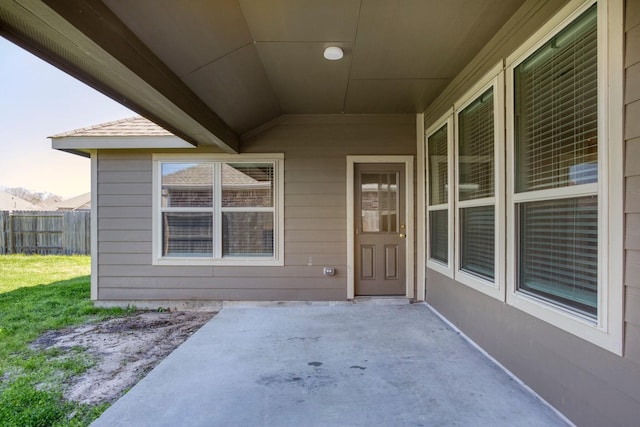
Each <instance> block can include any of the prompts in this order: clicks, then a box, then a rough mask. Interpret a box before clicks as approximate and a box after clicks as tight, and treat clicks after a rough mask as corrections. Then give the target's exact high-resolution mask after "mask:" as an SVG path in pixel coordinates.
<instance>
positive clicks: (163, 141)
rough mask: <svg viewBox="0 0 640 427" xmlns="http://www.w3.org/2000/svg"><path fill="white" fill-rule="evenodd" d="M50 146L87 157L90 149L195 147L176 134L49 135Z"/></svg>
mask: <svg viewBox="0 0 640 427" xmlns="http://www.w3.org/2000/svg"><path fill="white" fill-rule="evenodd" d="M51 147H52V148H54V149H56V150H61V151H67V152H70V153H73V154H78V155H81V156H84V157H87V156H88V155H89V153H90V152H91V151H92V150H135V149H160V150H162V149H173V148H182V149H184V148H195V147H194V146H193V144H189V143H188V142H186V141H185V140H183V139H181V138H178V137H177V136H126V137H125V136H68V137H51Z"/></svg>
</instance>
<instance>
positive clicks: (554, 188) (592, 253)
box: [513, 5, 598, 318]
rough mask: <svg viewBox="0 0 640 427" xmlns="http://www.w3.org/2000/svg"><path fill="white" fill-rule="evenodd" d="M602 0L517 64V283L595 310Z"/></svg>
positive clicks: (523, 289) (586, 310)
mask: <svg viewBox="0 0 640 427" xmlns="http://www.w3.org/2000/svg"><path fill="white" fill-rule="evenodd" d="M597 42H598V37H597V6H596V5H593V6H592V7H591V8H590V9H589V10H587V11H586V12H584V13H582V14H581V15H580V16H579V17H578V18H577V19H576V20H574V21H573V22H572V23H571V24H570V25H568V26H567V27H565V28H564V29H563V30H562V31H560V32H559V33H557V34H556V35H555V36H553V37H552V38H551V39H550V40H548V41H547V42H546V43H545V44H544V45H542V46H541V47H540V48H538V49H537V50H536V51H535V52H533V53H532V54H531V55H529V56H528V57H527V58H526V59H525V60H524V61H522V62H521V63H520V64H518V65H517V66H516V67H514V70H513V77H514V119H515V127H514V131H515V132H514V136H515V141H514V142H515V145H514V149H515V152H514V156H515V159H514V160H515V161H514V163H515V169H514V180H515V189H514V190H515V195H514V201H515V202H516V203H515V207H514V209H515V215H516V226H517V229H518V231H517V233H518V244H517V253H518V258H517V263H518V264H517V265H518V277H517V289H518V290H519V291H521V292H526V293H528V294H531V295H535V296H537V297H539V298H541V299H544V300H545V301H549V302H551V303H554V304H558V305H560V306H562V307H565V308H567V309H569V310H573V311H576V312H579V313H582V314H585V315H587V316H589V317H592V318H595V317H596V316H597V310H598V286H597V285H598V187H597V182H598V55H597V53H598V43H597Z"/></svg>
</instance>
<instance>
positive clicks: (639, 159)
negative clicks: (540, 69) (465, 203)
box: [625, 1, 640, 405]
mask: <svg viewBox="0 0 640 427" xmlns="http://www.w3.org/2000/svg"><path fill="white" fill-rule="evenodd" d="M626 9H627V10H626V15H625V34H626V52H625V53H626V55H625V74H626V81H625V141H626V158H625V160H626V161H625V163H626V164H625V181H626V182H625V186H626V188H625V196H626V198H625V213H626V238H625V249H626V259H625V261H626V264H625V266H626V268H625V285H626V289H625V290H626V295H625V322H626V324H625V344H626V346H625V356H626V358H627V359H629V360H631V361H633V362H635V363H636V365H635V366H636V369H638V370H640V2H639V1H627V2H626ZM636 380H637V381H638V382H639V383H640V375H638V376H637V377H636ZM639 388H640V386H639ZM638 395H640V391H639V392H638ZM636 396H637V395H636ZM639 400H640V399H639ZM639 405H640V403H639Z"/></svg>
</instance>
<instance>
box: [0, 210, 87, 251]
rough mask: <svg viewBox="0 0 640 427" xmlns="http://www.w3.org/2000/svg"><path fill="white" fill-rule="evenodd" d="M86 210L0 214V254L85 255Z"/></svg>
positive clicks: (5, 212) (6, 212)
mask: <svg viewBox="0 0 640 427" xmlns="http://www.w3.org/2000/svg"><path fill="white" fill-rule="evenodd" d="M90 237H91V213H90V212H87V211H0V254H12V253H24V254H39V255H89V254H90V253H91V241H90Z"/></svg>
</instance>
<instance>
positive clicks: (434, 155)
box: [427, 124, 449, 205]
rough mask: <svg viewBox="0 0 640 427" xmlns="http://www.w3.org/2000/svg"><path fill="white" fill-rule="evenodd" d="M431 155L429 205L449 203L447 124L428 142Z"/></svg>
mask: <svg viewBox="0 0 640 427" xmlns="http://www.w3.org/2000/svg"><path fill="white" fill-rule="evenodd" d="M427 141H428V142H427V149H428V153H429V164H428V167H429V205H440V204H444V203H447V199H448V197H447V188H448V185H447V184H448V182H447V177H448V170H449V168H448V164H447V144H448V129H447V125H446V124H445V125H444V126H442V127H441V128H440V129H438V130H437V131H436V132H435V133H433V134H432V135H431V136H429V138H428V140H427Z"/></svg>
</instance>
